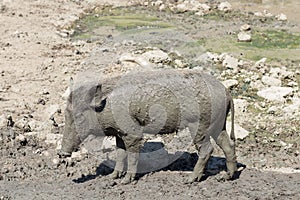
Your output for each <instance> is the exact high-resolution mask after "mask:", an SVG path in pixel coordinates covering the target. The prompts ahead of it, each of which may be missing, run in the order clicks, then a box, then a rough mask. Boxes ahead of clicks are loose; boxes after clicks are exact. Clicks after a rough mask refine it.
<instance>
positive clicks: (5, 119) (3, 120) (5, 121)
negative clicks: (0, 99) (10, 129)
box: [0, 115, 7, 128]
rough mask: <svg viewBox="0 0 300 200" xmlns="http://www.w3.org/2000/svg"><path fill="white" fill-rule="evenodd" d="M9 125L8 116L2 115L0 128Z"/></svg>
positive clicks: (0, 116)
mask: <svg viewBox="0 0 300 200" xmlns="http://www.w3.org/2000/svg"><path fill="white" fill-rule="evenodd" d="M6 125H7V118H6V116H5V115H0V128H4V127H6Z"/></svg>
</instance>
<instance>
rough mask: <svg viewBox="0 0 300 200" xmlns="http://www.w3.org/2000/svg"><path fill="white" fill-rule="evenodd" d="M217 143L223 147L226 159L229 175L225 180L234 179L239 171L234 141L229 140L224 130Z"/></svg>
mask: <svg viewBox="0 0 300 200" xmlns="http://www.w3.org/2000/svg"><path fill="white" fill-rule="evenodd" d="M216 142H217V144H218V145H219V146H220V147H221V149H222V150H223V152H224V154H225V157H226V165H227V175H226V177H224V178H225V179H232V178H233V176H234V173H235V172H236V171H237V163H236V154H235V144H234V141H233V140H231V139H230V138H229V135H228V134H227V132H226V130H224V131H222V132H221V133H220V135H219V137H218V139H217V141H216Z"/></svg>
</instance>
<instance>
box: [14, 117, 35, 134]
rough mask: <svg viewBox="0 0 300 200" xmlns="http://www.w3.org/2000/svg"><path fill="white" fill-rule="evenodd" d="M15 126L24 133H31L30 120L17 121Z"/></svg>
mask: <svg viewBox="0 0 300 200" xmlns="http://www.w3.org/2000/svg"><path fill="white" fill-rule="evenodd" d="M14 126H15V127H16V128H18V129H21V130H22V131H24V132H31V127H30V126H29V123H28V119H27V118H25V117H24V118H22V119H20V120H18V121H16V122H15V124H14Z"/></svg>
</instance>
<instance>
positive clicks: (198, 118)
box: [61, 70, 236, 183]
mask: <svg viewBox="0 0 300 200" xmlns="http://www.w3.org/2000/svg"><path fill="white" fill-rule="evenodd" d="M99 79H100V80H94V81H91V80H90V79H88V80H84V81H80V84H77V85H74V86H73V87H72V88H71V90H72V92H71V94H70V96H69V98H68V101H67V109H66V113H65V121H66V122H65V130H64V135H63V142H62V151H61V152H63V153H65V154H68V153H71V152H72V151H73V150H74V149H75V148H76V147H77V146H78V144H79V143H80V142H81V141H83V140H84V139H85V138H86V137H87V136H88V135H89V134H95V135H99V136H104V135H106V136H115V137H116V144H117V161H116V166H115V170H114V172H113V174H112V175H111V176H112V177H113V178H118V177H120V176H121V175H122V173H123V171H124V169H125V168H127V174H126V176H125V178H124V180H123V182H124V183H128V182H131V181H132V180H133V179H134V178H135V175H136V173H137V166H138V156H139V150H140V148H141V146H142V139H143V135H144V134H168V133H173V132H175V131H178V130H180V129H185V128H188V129H189V131H190V133H191V136H192V138H193V144H194V145H195V146H196V148H197V150H198V153H199V159H198V162H197V164H196V166H195V168H194V172H193V174H192V175H191V178H190V180H189V181H190V182H193V181H197V180H200V178H201V177H202V174H203V170H204V167H205V165H206V163H207V160H208V158H209V157H210V155H211V153H212V150H213V148H212V145H211V143H210V138H213V139H214V140H215V141H216V142H217V144H218V145H219V146H220V147H221V148H222V149H223V151H224V153H225V156H226V159H227V168H228V178H231V177H232V176H233V174H234V172H235V171H236V156H235V147H234V140H235V139H234V133H233V126H232V132H231V134H230V137H229V136H228V134H227V133H226V130H225V128H226V117H227V115H228V112H229V111H230V110H231V112H232V114H231V116H232V124H233V123H234V122H233V116H234V112H233V101H232V98H231V96H230V95H229V93H228V92H227V90H226V89H225V87H224V86H223V85H222V84H221V83H220V82H219V81H217V80H216V79H215V78H214V77H212V76H211V75H208V74H205V73H202V72H198V71H196V70H155V71H144V72H143V71H142V72H135V73H133V72H132V73H129V74H127V75H123V76H117V77H110V78H99ZM126 161H127V162H126ZM125 163H127V165H128V166H127V167H126V166H125Z"/></svg>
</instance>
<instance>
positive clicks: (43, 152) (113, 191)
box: [0, 0, 300, 199]
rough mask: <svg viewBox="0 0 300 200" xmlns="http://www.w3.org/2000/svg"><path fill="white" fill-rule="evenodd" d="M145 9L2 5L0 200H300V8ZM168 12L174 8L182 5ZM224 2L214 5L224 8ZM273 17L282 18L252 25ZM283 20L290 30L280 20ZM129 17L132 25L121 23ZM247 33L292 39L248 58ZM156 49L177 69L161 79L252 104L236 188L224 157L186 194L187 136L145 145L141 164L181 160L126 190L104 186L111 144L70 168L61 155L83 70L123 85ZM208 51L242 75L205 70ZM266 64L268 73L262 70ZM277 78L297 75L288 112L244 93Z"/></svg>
mask: <svg viewBox="0 0 300 200" xmlns="http://www.w3.org/2000/svg"><path fill="white" fill-rule="evenodd" d="M113 2H114V4H115V5H117V6H120V5H123V6H125V5H131V3H132V2H124V1H113ZM141 2H143V3H142V4H143V6H141V5H139V6H132V5H131V6H130V7H127V8H121V9H119V8H112V7H111V6H103V5H104V4H105V3H106V4H107V3H109V1H104V0H103V1H102V0H101V1H97V3H95V2H93V1H71V0H70V1H60V0H53V1H42V0H39V1H34V0H25V1H10V0H4V1H1V0H0V6H1V7H0V33H1V38H0V155H1V160H0V199H204V198H205V199H300V173H299V170H300V159H299V146H300V140H299V138H300V135H299V134H300V130H299V128H300V126H299V108H297V107H296V108H295V106H294V107H289V106H293V105H299V104H296V103H295V102H296V101H294V99H297V98H298V99H299V97H300V95H299V89H297V84H300V79H299V78H300V76H299V74H300V73H299V67H300V60H299V58H298V55H299V54H297V53H299V48H300V47H299V41H300V39H299V31H300V29H299V27H300V22H299V16H298V10H297V8H299V2H298V1H297V0H295V1H294V2H293V1H292V2H287V3H286V2H285V1H280V0H278V1H275V3H274V2H270V1H262V3H261V4H260V3H259V2H260V1H255V0H253V1H240V2H238V1H229V2H230V3H231V4H232V5H233V8H232V9H233V10H231V11H229V12H220V11H217V9H216V8H213V9H212V11H210V12H209V13H207V14H205V15H204V16H198V15H194V14H192V12H191V13H190V12H185V13H181V12H180V13H179V12H174V11H171V10H169V9H161V3H157V4H155V3H154V4H153V6H152V4H151V2H156V1H150V3H148V4H147V6H146V5H145V3H144V1H141ZM157 2H158V1H157ZM166 2H168V3H166V6H168V4H170V5H171V4H172V5H173V4H175V3H176V1H166ZM200 2H202V3H205V1H200ZM220 2H221V1H207V2H206V3H207V4H208V5H210V6H216V7H217V5H219V3H220ZM255 2H256V3H255ZM257 2H258V4H257ZM264 9H267V10H268V12H272V13H273V15H274V16H273V17H269V18H268V17H265V16H259V17H258V16H256V15H254V13H255V12H258V11H259V12H262V13H264ZM159 10H160V11H159ZM91 13H92V14H91ZM280 13H285V14H286V15H287V17H288V20H287V21H283V22H282V21H278V20H276V18H275V15H277V14H280ZM85 15H88V16H89V15H90V16H91V17H90V18H85V17H84V16H85ZM120 15H121V16H123V18H126V20H128V19H129V21H126V20H121V21H120V19H119V18H118V16H120ZM94 16H96V18H95V17H94ZM98 16H103V18H101V19H102V21H101V22H99V21H95V19H97V17H98ZM111 16H113V17H111ZM115 16H117V17H115ZM124 16H125V17H124ZM145 16H146V17H145ZM141 18H143V19H141ZM89 20H90V21H89ZM153 21H155V24H154V25H153ZM107 23H111V24H109V25H108V24H107ZM94 24H97V27H95V26H94ZM145 24H146V25H147V26H145ZM244 24H250V25H251V27H252V30H253V37H254V39H255V37H256V36H257V35H267V34H268V33H269V32H268V31H269V30H270V29H272V30H274V29H275V30H285V31H283V33H282V32H280V34H285V35H283V36H284V37H285V38H286V40H285V41H284V42H283V40H279V39H278V41H279V42H278V43H281V44H282V45H277V44H276V41H275V42H274V43H272V44H266V45H265V46H259V45H258V44H255V43H253V44H254V45H256V46H254V47H251V48H245V49H243V48H242V47H241V46H239V45H240V44H238V43H236V40H235V39H234V40H232V38H235V37H236V36H237V33H238V32H239V29H240V27H241V26H242V25H244ZM136 26H137V27H138V26H141V27H138V28H137V27H136ZM145 27H146V28H145ZM286 32H287V33H292V34H293V35H291V34H286ZM272 33H273V32H272ZM276 33H278V32H276ZM255 34H257V35H255ZM294 35H296V36H294ZM297 36H298V37H297ZM265 38H267V37H265ZM278 38H280V36H278ZM289 38H290V39H289ZM266 40H267V39H266ZM254 41H255V40H254ZM290 41H294V42H295V43H296V44H293V43H292V42H290ZM285 42H286V45H285ZM267 45H271V46H267ZM272 45H273V46H272ZM274 45H275V46H274ZM153 48H154V49H155V48H159V49H162V50H163V51H164V52H168V54H169V56H170V59H171V61H170V62H169V61H168V63H164V61H159V62H158V63H156V64H157V66H158V67H161V68H163V67H166V66H167V65H170V66H171V67H179V68H180V67H189V68H197V67H198V68H199V66H200V67H201V69H203V70H205V71H207V72H209V73H212V74H214V75H215V76H216V77H217V78H219V79H220V80H221V81H224V80H227V79H236V80H238V81H239V82H240V83H239V84H238V85H237V86H233V87H231V92H232V94H233V96H234V98H236V99H242V100H245V101H246V103H247V104H246V106H243V105H242V106H241V107H240V106H238V107H237V108H236V110H237V111H236V112H237V117H236V122H237V123H238V124H239V125H240V126H242V127H243V128H245V129H247V130H248V135H247V137H246V138H243V139H238V140H237V156H238V162H239V163H238V168H239V173H238V177H236V179H235V180H233V181H226V182H223V181H222V179H220V177H221V176H222V174H223V173H224V170H226V166H225V159H224V155H223V154H222V152H221V151H220V149H218V148H217V147H216V150H215V152H214V153H213V156H212V157H211V159H210V160H209V163H208V165H207V168H206V170H205V176H204V177H203V180H202V181H201V182H198V183H193V184H185V180H186V179H187V177H188V175H189V173H191V171H192V169H193V166H194V165H195V162H196V160H197V154H196V153H195V151H194V149H193V147H187V146H186V144H187V143H188V142H187V143H184V142H183V140H184V139H182V138H184V137H185V136H186V135H185V133H180V134H181V136H182V137H180V138H181V139H178V138H177V139H174V134H172V135H170V136H163V137H161V138H159V139H154V140H152V141H155V142H149V143H147V144H148V145H150V148H149V146H147V144H146V145H145V146H144V148H143V150H142V151H143V152H147V151H149V149H151V148H154V149H155V148H157V146H158V147H159V148H161V147H163V148H162V149H163V150H161V151H158V152H159V153H161V154H162V155H164V156H165V157H164V158H166V159H172V158H174V157H176V156H177V155H178V153H182V156H181V157H179V159H176V161H175V162H174V163H172V164H170V165H168V166H163V167H162V169H160V170H156V171H155V172H148V173H144V174H140V177H139V180H138V181H136V182H134V183H132V184H129V185H122V184H121V183H120V182H121V181H120V180H111V179H109V177H108V176H107V175H109V174H110V173H111V172H112V167H113V166H114V164H115V163H114V158H115V155H114V146H113V145H111V143H110V142H109V141H110V140H109V139H107V141H105V142H103V139H100V138H98V139H91V140H89V141H86V142H85V143H84V145H83V147H82V148H81V150H80V151H79V152H78V153H77V154H74V155H73V157H72V158H66V159H62V158H59V157H58V156H57V155H56V151H57V148H59V147H60V140H61V130H62V128H63V123H64V118H63V114H64V106H65V99H64V96H65V95H64V93H65V91H66V89H67V87H68V82H69V78H70V77H71V76H72V77H76V74H77V73H78V72H82V71H86V70H94V71H97V72H99V73H104V74H106V75H108V76H109V75H113V74H116V73H124V72H125V71H127V70H129V69H131V68H136V67H137V65H136V64H133V63H131V62H129V63H126V62H122V59H121V58H122V56H124V55H128V53H133V52H135V53H136V54H135V55H137V56H139V55H140V54H142V53H143V52H147V51H148V50H149V49H150V50H151V49H153ZM240 48H241V50H240ZM208 51H209V52H215V53H217V54H218V55H220V54H221V53H224V52H226V53H230V54H232V55H233V56H235V57H237V58H239V59H240V60H243V61H244V62H243V64H242V65H241V66H240V67H241V69H239V70H238V71H234V70H232V69H226V67H225V68H224V66H222V64H220V63H219V62H218V61H217V62H216V61H213V62H206V61H207V60H203V57H202V55H203V54H205V52H208ZM257 51H259V52H260V53H259V56H257V54H258V53H257ZM174 52H179V53H174ZM263 57H267V62H266V63H263V65H259V66H257V65H256V64H255V62H256V61H257V60H259V59H260V58H263ZM175 60H179V61H176V62H175ZM126 67H127V68H126ZM272 68H280V69H281V70H282V71H283V72H284V73H286V74H288V75H286V76H284V75H278V77H279V79H281V81H282V85H284V86H289V87H292V88H293V95H290V96H288V97H284V98H285V101H283V102H279V103H278V102H272V101H271V102H270V101H267V100H265V99H263V98H261V97H258V96H257V94H256V92H257V88H255V89H254V88H252V86H253V85H255V84H253V85H251V84H248V81H245V80H246V79H247V78H248V79H250V80H251V81H252V82H254V83H256V84H257V83H258V82H257V80H259V79H260V78H261V77H262V76H263V75H270V74H272V73H271V72H270V71H271V69H272ZM282 71H280V73H283V72H282ZM255 77H256V78H255ZM257 77H258V78H257ZM259 89H260V88H259ZM285 108H290V109H288V111H286V109H285ZM239 109H240V110H239ZM297 109H298V110H297ZM175 138H176V137H175ZM161 142H163V143H164V146H162V144H161ZM151 145H152V146H151ZM152 150H153V149H152ZM177 157H178V156H177ZM151 159H152V160H151ZM141 163H142V164H144V165H147V164H148V165H150V164H151V165H155V164H158V165H159V163H161V160H158V159H157V157H155V156H154V158H153V157H152V158H150V159H149V160H147V159H146V160H143V162H141Z"/></svg>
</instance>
